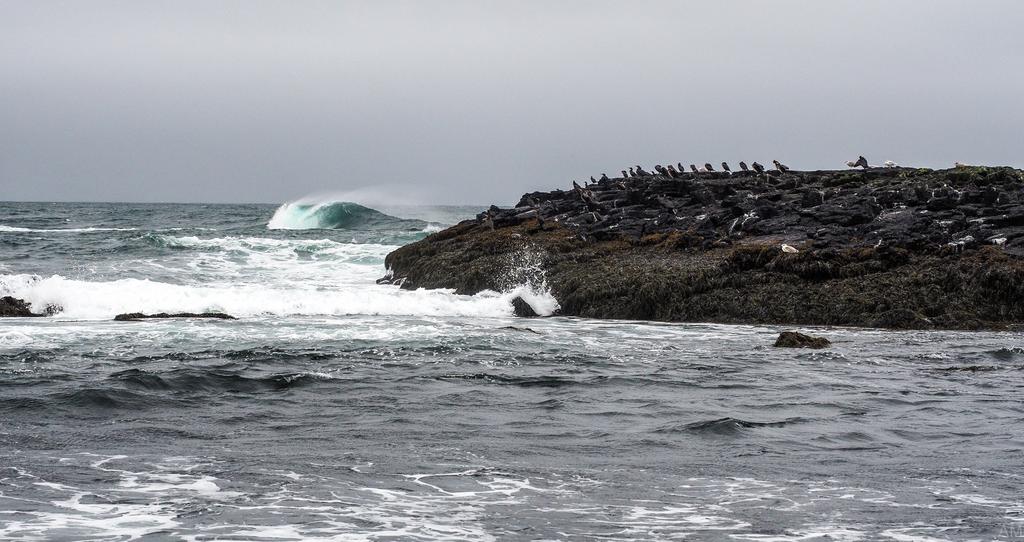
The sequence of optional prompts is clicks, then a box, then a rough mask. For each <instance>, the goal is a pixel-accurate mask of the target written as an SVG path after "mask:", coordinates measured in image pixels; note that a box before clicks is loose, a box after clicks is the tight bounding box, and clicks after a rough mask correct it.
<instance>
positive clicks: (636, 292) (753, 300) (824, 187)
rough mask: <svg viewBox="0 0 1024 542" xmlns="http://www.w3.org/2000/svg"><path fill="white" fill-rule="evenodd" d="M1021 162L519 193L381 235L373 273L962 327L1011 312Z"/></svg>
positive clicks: (428, 282)
mask: <svg viewBox="0 0 1024 542" xmlns="http://www.w3.org/2000/svg"><path fill="white" fill-rule="evenodd" d="M1021 209H1024V172H1021V171H1020V170H1016V169H1012V168H995V167H993V168H989V167H966V168H956V169H951V170H930V169H910V168H873V169H868V170H865V171H860V170H857V171H802V172H801V171H791V172H788V173H778V172H768V173H762V174H756V173H753V172H735V173H732V174H729V173H725V172H712V173H693V174H678V173H676V174H675V175H674V176H673V177H668V176H664V175H647V176H643V177H631V178H628V179H607V180H602V181H599V182H597V183H595V184H590V185H588V186H586V187H582V186H578V187H576V188H574V189H573V190H569V191H563V190H556V191H553V192H536V193H532V194H526V195H524V196H523V198H522V199H521V200H520V201H519V203H518V205H517V206H516V207H515V208H511V209H501V208H497V207H492V208H490V209H488V210H487V211H485V212H483V213H481V214H480V215H479V216H478V217H477V218H476V219H475V220H467V221H464V222H462V223H460V224H457V225H455V226H453V227H451V228H448V229H446V230H443V231H441V232H437V233H435V234H433V235H431V236H428V237H427V238H425V239H423V240H421V241H418V242H415V243H412V244H409V245H406V246H404V247H401V248H399V249H398V250H395V251H394V252H392V253H391V254H389V255H388V256H387V258H386V265H387V267H388V270H389V273H390V277H389V279H388V280H389V281H390V282H392V283H394V284H399V285H400V286H401V287H402V288H408V289H415V288H453V289H455V290H456V291H457V292H458V293H462V294H474V293H477V292H480V291H482V290H496V291H508V290H509V289H510V287H514V286H515V284H510V283H509V277H516V276H518V274H519V273H520V271H519V270H521V269H524V268H530V269H533V270H535V271H539V272H540V273H542V274H543V276H544V282H545V284H546V285H547V286H548V287H549V288H550V291H551V293H552V294H553V295H554V297H555V298H556V299H557V300H558V303H559V305H560V306H561V314H563V315H570V316H582V317H591V318H619V319H639V320H660V321H676V322H721V323H749V324H777V325H806V326H812V325H854V326H868V327H886V328H901V329H929V328H956V329H979V328H997V329H1003V328H1007V327H1015V326H1021V325H1022V324H1024V219H1021V220H1018V219H1017V218H1018V215H1020V216H1021V217H1024V212H1021Z"/></svg>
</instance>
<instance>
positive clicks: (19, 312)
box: [0, 296, 45, 316]
mask: <svg viewBox="0 0 1024 542" xmlns="http://www.w3.org/2000/svg"><path fill="white" fill-rule="evenodd" d="M0 316H45V315H43V314H36V313H34V312H32V309H31V305H30V304H28V303H26V302H25V301H24V300H21V299H18V298H15V297H11V296H4V297H0Z"/></svg>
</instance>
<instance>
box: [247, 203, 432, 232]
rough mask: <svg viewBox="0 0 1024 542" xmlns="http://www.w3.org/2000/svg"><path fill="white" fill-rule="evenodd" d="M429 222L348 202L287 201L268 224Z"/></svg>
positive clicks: (408, 226)
mask: <svg viewBox="0 0 1024 542" xmlns="http://www.w3.org/2000/svg"><path fill="white" fill-rule="evenodd" d="M428 226H429V223H428V222H424V221H422V220H412V219H406V218H398V217H394V216H391V215H387V214H384V213H382V212H380V211H378V210H376V209H371V208H369V207H364V206H362V205H359V204H358V203H352V202H349V201H340V202H339V201H325V202H320V203H311V204H306V203H298V202H293V203H285V204H283V205H281V206H280V207H278V208H277V210H276V211H274V216H273V217H271V219H270V222H268V223H267V228H268V229H271V230H316V229H323V230H334V229H351V230H367V229H374V230H376V229H394V230H406V231H416V230H425V229H426V228H427V227H428Z"/></svg>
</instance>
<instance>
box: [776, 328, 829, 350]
mask: <svg viewBox="0 0 1024 542" xmlns="http://www.w3.org/2000/svg"><path fill="white" fill-rule="evenodd" d="M773 346H775V347H776V348H828V347H829V346H832V343H831V342H829V340H828V339H826V338H824V337H812V336H810V335H804V334H803V333H798V332H796V331H783V332H782V333H780V334H779V338H778V339H775V344H774V345H773Z"/></svg>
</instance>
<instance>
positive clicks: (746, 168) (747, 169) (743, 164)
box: [740, 160, 750, 171]
mask: <svg viewBox="0 0 1024 542" xmlns="http://www.w3.org/2000/svg"><path fill="white" fill-rule="evenodd" d="M740 169H742V170H743V171H750V169H749V168H748V167H747V163H746V162H744V161H742V160H741V161H740Z"/></svg>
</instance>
